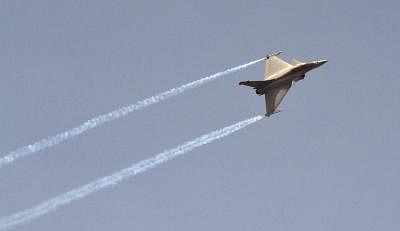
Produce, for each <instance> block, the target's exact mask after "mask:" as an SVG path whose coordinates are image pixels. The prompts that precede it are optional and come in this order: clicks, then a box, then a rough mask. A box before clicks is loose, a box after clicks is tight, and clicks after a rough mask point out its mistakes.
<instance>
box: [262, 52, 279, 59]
mask: <svg viewBox="0 0 400 231" xmlns="http://www.w3.org/2000/svg"><path fill="white" fill-rule="evenodd" d="M281 53H283V51H278V52H274V53H272V54H267V55H266V56H265V58H266V59H269V58H270V57H272V56H277V55H280V54H281Z"/></svg>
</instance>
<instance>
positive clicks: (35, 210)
mask: <svg viewBox="0 0 400 231" xmlns="http://www.w3.org/2000/svg"><path fill="white" fill-rule="evenodd" d="M262 118H263V116H255V117H253V118H249V119H246V120H243V121H241V122H238V123H236V124H233V125H230V126H227V127H225V128H222V129H219V130H215V131H213V132H210V133H208V134H205V135H203V136H200V137H198V138H196V139H194V140H191V141H188V142H186V143H184V144H182V145H180V146H178V147H176V148H173V149H169V150H167V151H164V152H161V153H159V154H158V155H155V156H154V157H151V158H149V159H145V160H142V161H140V162H138V163H136V164H134V165H132V166H130V167H128V168H125V169H122V170H120V171H118V172H116V173H114V174H111V175H108V176H106V177H103V178H100V179H98V180H95V181H92V182H91V183H89V184H86V185H84V186H81V187H79V188H76V189H73V190H71V191H69V192H66V193H64V194H61V195H59V196H57V197H54V198H52V199H50V200H47V201H45V202H43V203H41V204H39V205H37V206H35V207H32V208H30V209H27V210H24V211H21V212H18V213H15V214H13V215H10V216H8V217H4V218H1V219H0V230H2V229H4V230H5V229H9V228H13V227H15V226H16V225H19V224H22V223H26V222H29V221H32V220H33V219H35V218H37V217H39V216H42V215H44V214H46V213H49V212H51V211H53V210H55V209H57V208H58V207H60V206H62V205H66V204H68V203H70V202H72V201H75V200H78V199H82V198H83V197H86V196H88V195H90V194H92V193H94V192H97V191H99V190H101V189H104V188H107V187H110V186H113V185H116V184H118V183H119V182H121V181H122V180H125V179H128V178H129V177H132V176H135V175H136V174H139V173H142V172H144V171H146V170H148V169H150V168H154V167H156V166H158V165H160V164H162V163H164V162H166V161H168V160H171V159H173V158H175V157H177V156H179V155H183V154H185V153H187V152H189V151H192V150H193V149H195V148H198V147H200V146H202V145H204V144H208V143H211V142H212V141H214V140H218V139H220V138H222V137H225V136H227V135H229V134H232V133H233V132H236V131H238V130H240V129H242V128H244V127H246V126H248V125H250V124H252V123H255V122H256V121H258V120H260V119H262Z"/></svg>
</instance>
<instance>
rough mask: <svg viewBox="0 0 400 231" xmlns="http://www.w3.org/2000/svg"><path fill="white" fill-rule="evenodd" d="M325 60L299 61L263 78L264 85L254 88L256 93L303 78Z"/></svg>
mask: <svg viewBox="0 0 400 231" xmlns="http://www.w3.org/2000/svg"><path fill="white" fill-rule="evenodd" d="M326 62H327V61H326V60H320V61H315V62H310V63H300V64H297V65H295V66H292V67H288V68H285V69H283V70H281V71H279V72H277V73H275V74H274V75H272V76H270V77H269V78H268V79H266V80H265V86H264V87H262V88H259V89H257V90H256V93H257V94H258V95H264V94H265V93H266V92H267V91H268V90H270V89H273V88H276V87H279V86H282V85H287V84H288V83H293V82H297V81H299V80H302V79H304V78H305V74H306V73H307V72H308V71H310V70H312V69H314V68H317V67H319V66H321V65H322V64H324V63H326Z"/></svg>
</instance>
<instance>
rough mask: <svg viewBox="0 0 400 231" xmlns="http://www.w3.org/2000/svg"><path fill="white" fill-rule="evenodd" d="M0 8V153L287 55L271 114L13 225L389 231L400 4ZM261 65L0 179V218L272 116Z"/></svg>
mask: <svg viewBox="0 0 400 231" xmlns="http://www.w3.org/2000/svg"><path fill="white" fill-rule="evenodd" d="M370 2H372V3H366V2H365V1H175V0H172V1H103V0H97V1H71V0H68V1H50V0H47V1H45V0H37V1H11V0H3V1H1V2H0V76H1V77H0V108H1V109H0V112H1V120H0V153H2V154H1V156H3V155H5V154H6V153H8V152H10V151H13V150H15V149H16V148H18V147H20V146H24V145H27V144H31V143H32V142H34V141H37V140H39V139H41V138H44V137H47V136H51V135H54V134H56V133H58V132H61V131H64V130H66V129H68V128H71V127H73V126H75V125H77V124H79V123H81V122H83V121H85V120H87V119H90V118H91V117H93V116H96V115H98V114H101V113H105V112H108V111H111V110H113V109H116V108H118V107H120V106H123V105H127V104H131V103H134V102H136V101H137V100H140V99H143V98H145V97H148V96H151V95H153V94H155V93H158V92H160V91H163V90H167V89H169V88H171V87H175V86H178V85H180V84H183V83H186V82H189V81H192V80H196V79H198V78H201V77H204V76H206V75H208V74H212V73H214V72H217V71H221V70H223V69H225V68H227V67H230V66H235V65H238V64H242V63H246V62H248V61H251V60H254V59H257V58H261V57H262V56H264V55H265V54H266V53H269V52H271V51H276V50H283V51H284V52H285V53H284V54H282V55H281V57H282V58H284V59H287V60H290V59H291V58H297V59H299V60H301V61H311V60H316V59H328V60H329V62H328V63H327V64H325V65H324V66H322V67H321V68H319V69H316V70H314V71H312V72H310V73H309V75H308V76H307V78H306V79H305V80H304V81H302V82H300V83H299V84H297V85H296V86H295V87H294V88H292V89H291V90H290V91H289V93H288V95H287V97H286V98H285V100H284V101H283V103H282V104H281V108H282V109H283V110H284V111H283V112H282V113H279V114H277V115H276V116H272V117H271V118H269V119H265V120H263V121H261V122H258V123H257V124H255V125H252V126H250V127H248V128H246V129H244V130H242V131H240V132H238V133H235V134H234V135H232V136H229V137H227V138H224V139H222V140H220V141H217V142H215V143H212V144H210V145H206V146H203V147H202V148H199V149H197V150H195V151H193V152H192V153H190V154H189V155H186V156H184V157H180V158H178V159H176V160H173V161H171V162H169V163H167V164H164V165H161V166H160V167H158V168H156V169H153V170H151V171H148V172H146V173H145V174H142V175H139V176H137V177H134V178H131V179H130V180H128V181H125V182H123V183H122V184H119V185H118V186H116V187H114V188H110V189H107V190H104V191H101V192H98V193H96V194H93V195H91V196H89V197H87V198H86V199H83V200H80V201H78V202H75V203H72V204H70V205H68V206H64V207H63V208H61V209H59V210H57V211H55V212H53V213H50V214H48V215H45V216H43V217H40V218H39V219H37V220H35V221H34V222H32V223H29V224H26V225H22V226H18V227H17V228H16V229H15V230H199V231H200V230H274V231H277V230H307V231H309V230H363V231H364V230H396V229H398V228H400V219H399V214H400V197H399V195H400V185H399V183H398V182H399V177H400V167H399V166H400V153H399V148H398V143H399V141H400V119H399V118H400V91H399V87H400V76H399V74H398V73H399V71H398V64H397V63H398V59H399V53H400V49H399V44H398V42H399V40H400V31H399V30H400V17H399V16H398V10H399V8H400V3H398V1H370ZM263 72H264V64H263V63H260V64H257V65H255V66H252V67H250V68H248V69H246V70H244V71H241V72H238V73H236V74H233V75H230V76H228V77H226V78H224V79H221V80H217V81H215V82H213V83H210V84H207V85H206V86H204V87H202V88H199V89H196V90H193V91H190V92H188V93H185V94H184V95H182V96H178V97H174V98H172V99H170V100H168V101H165V102H164V103H161V104H157V105H154V106H151V107H149V108H146V109H144V110H142V111H138V112H135V113H133V114H132V115H130V116H128V117H124V118H122V119H120V120H117V121H114V122H112V123H108V124H106V125H104V126H101V127H99V128H96V129H95V130H92V131H91V132H88V133H86V134H84V135H82V136H80V137H78V138H75V139H73V140H70V141H67V142H65V143H63V144H61V145H59V146H57V147H54V148H50V149H48V150H45V151H42V152H41V153H38V154H37V155H33V156H30V157H27V158H24V159H21V160H19V161H17V162H16V163H15V164H12V165H9V166H6V167H4V168H2V169H0V217H4V216H6V215H9V214H12V213H14V212H17V211H20V210H23V209H26V208H29V207H31V206H34V205H36V204H38V203H41V202H43V201H45V200H46V199H48V198H50V197H54V196H56V195H58V194H61V193H63V192H65V191H67V190H70V189H72V188H74V187H77V186H80V185H82V184H85V183H87V182H89V181H92V180H94V179H97V178H98V177H102V176H105V175H107V174H110V173H113V172H115V171H117V170H119V169H121V168H124V167H127V166H129V165H131V164H132V163H135V162H137V161H139V160H141V159H144V158H147V157H150V156H152V155H154V154H156V153H158V152H160V151H163V150H164V149H168V148H172V147H175V146H177V145H179V144H181V143H182V142H184V141H187V140H190V139H192V138H195V137H197V136H199V135H202V134H203V133H206V132H209V131H211V130H214V129H217V128H220V127H223V126H226V125H230V124H232V123H235V122H237V121H239V120H243V119H245V118H249V117H251V116H254V115H257V114H264V113H265V106H264V102H263V101H264V99H263V97H257V96H256V95H255V94H254V92H253V91H251V90H250V89H249V88H245V87H239V86H238V85H237V83H238V82H239V81H241V80H257V79H261V78H262V77H263Z"/></svg>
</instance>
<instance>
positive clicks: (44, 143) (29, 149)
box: [0, 58, 265, 168]
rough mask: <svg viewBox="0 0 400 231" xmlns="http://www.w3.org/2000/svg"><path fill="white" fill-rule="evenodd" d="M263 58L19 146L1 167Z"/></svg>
mask: <svg viewBox="0 0 400 231" xmlns="http://www.w3.org/2000/svg"><path fill="white" fill-rule="evenodd" d="M262 60H265V58H261V59H257V60H254V61H251V62H249V63H246V64H242V65H239V66H236V67H232V68H229V69H226V70H225V71H221V72H218V73H215V74H213V75H210V76H207V77H204V78H202V79H199V80H196V81H193V82H190V83H187V84H184V85H182V86H180V87H176V88H172V89H170V90H168V91H165V92H162V93H159V94H157V95H154V96H151V97H149V98H147V99H144V100H141V101H138V102H136V103H135V104H131V105H128V106H124V107H121V108H119V109H116V110H114V111H112V112H109V113H107V114H103V115H99V116H97V117H94V118H92V119H90V120H88V121H86V122H84V123H82V124H80V125H79V126H76V127H74V128H71V129H69V130H67V131H64V132H62V133H59V134H57V135H55V136H51V137H48V138H45V139H42V140H40V141H37V142H35V143H33V144H31V145H27V146H24V147H21V148H18V149H17V150H15V151H12V152H10V153H9V154H7V155H6V156H4V157H2V158H0V168H1V167H3V166H5V165H7V164H10V163H12V162H14V161H15V160H17V159H19V158H21V157H24V156H27V155H30V154H33V153H35V152H38V151H40V150H42V149H46V148H49V147H52V146H54V145H57V144H60V143H62V142H64V141H65V140H67V139H70V138H73V137H75V136H77V135H80V134H82V133H84V132H86V131H88V130H90V129H93V128H95V127H97V126H99V125H101V124H104V123H106V122H110V121H113V120H115V119H118V118H120V117H123V116H126V115H128V114H129V113H132V112H134V111H136V110H140V109H142V108H145V107H147V106H150V105H152V104H156V103H158V102H160V101H163V100H166V99H168V98H170V97H172V96H175V95H179V94H181V93H183V92H185V91H186V90H189V89H193V88H196V87H199V86H201V85H203V84H204V83H208V82H210V81H213V80H215V79H217V78H220V77H222V76H224V75H227V74H231V73H233V72H236V71H239V70H241V69H244V68H246V67H249V66H251V65H254V64H256V63H258V62H260V61H262Z"/></svg>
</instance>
